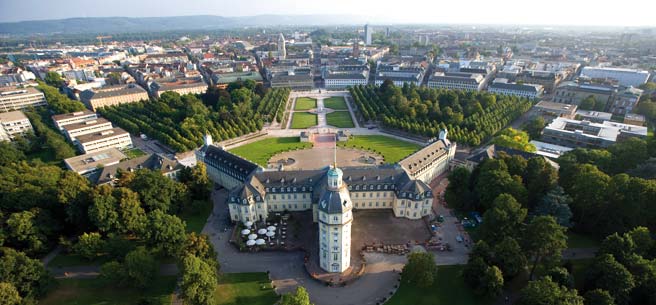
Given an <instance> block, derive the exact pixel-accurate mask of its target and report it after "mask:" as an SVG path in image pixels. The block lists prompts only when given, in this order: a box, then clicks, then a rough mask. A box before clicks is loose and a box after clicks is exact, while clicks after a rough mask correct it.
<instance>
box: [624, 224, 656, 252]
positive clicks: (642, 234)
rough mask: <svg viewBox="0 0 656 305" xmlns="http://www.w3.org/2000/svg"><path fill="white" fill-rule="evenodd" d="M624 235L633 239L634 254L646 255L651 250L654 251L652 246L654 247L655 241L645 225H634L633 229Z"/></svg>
mask: <svg viewBox="0 0 656 305" xmlns="http://www.w3.org/2000/svg"><path fill="white" fill-rule="evenodd" d="M626 235H627V236H628V237H630V238H631V241H633V245H634V246H635V249H634V250H635V251H634V252H635V253H636V254H638V255H640V256H643V257H647V256H648V255H651V253H653V252H652V251H654V247H656V241H654V239H653V238H652V237H651V233H650V232H649V229H647V228H645V227H635V228H633V230H631V231H629V232H627V233H626Z"/></svg>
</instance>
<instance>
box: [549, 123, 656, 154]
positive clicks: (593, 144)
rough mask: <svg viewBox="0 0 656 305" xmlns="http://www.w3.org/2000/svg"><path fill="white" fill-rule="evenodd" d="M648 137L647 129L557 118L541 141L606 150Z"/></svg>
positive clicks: (621, 124)
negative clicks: (624, 142) (615, 145)
mask: <svg viewBox="0 0 656 305" xmlns="http://www.w3.org/2000/svg"><path fill="white" fill-rule="evenodd" d="M646 136H647V127H642V126H635V125H628V124H623V123H615V122H609V121H604V122H603V123H592V122H590V121H579V120H571V119H565V118H556V119H554V120H553V122H551V124H549V125H547V127H545V128H544V130H543V132H542V138H541V141H543V142H547V143H552V144H556V145H561V146H566V147H582V148H605V147H608V146H610V145H612V144H614V143H616V142H618V141H622V140H624V139H627V138H630V137H646Z"/></svg>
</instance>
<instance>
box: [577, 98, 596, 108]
mask: <svg viewBox="0 0 656 305" xmlns="http://www.w3.org/2000/svg"><path fill="white" fill-rule="evenodd" d="M596 104H597V99H596V98H595V97H594V95H590V96H588V97H586V98H584V99H583V100H582V101H581V104H580V105H579V109H581V110H594V109H595V108H596Z"/></svg>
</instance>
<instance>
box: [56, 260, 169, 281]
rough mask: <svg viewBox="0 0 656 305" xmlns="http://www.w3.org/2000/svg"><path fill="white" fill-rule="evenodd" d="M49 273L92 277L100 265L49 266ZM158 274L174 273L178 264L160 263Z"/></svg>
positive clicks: (85, 277) (57, 276)
mask: <svg viewBox="0 0 656 305" xmlns="http://www.w3.org/2000/svg"><path fill="white" fill-rule="evenodd" d="M49 270H50V273H51V274H52V276H54V277H55V278H56V279H92V278H96V277H98V276H99V275H100V266H98V265H87V266H69V267H62V268H49ZM158 274H159V275H176V274H178V266H177V265H176V264H162V265H160V266H159V272H158Z"/></svg>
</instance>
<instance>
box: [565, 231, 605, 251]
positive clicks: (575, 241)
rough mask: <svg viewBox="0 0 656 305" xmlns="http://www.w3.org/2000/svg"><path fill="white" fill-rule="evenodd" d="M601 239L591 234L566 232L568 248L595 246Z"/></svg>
mask: <svg viewBox="0 0 656 305" xmlns="http://www.w3.org/2000/svg"><path fill="white" fill-rule="evenodd" d="M600 244H601V241H600V240H599V239H597V238H595V237H593V236H589V235H583V234H579V233H574V232H567V247H568V248H597V247H599V245H600Z"/></svg>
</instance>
